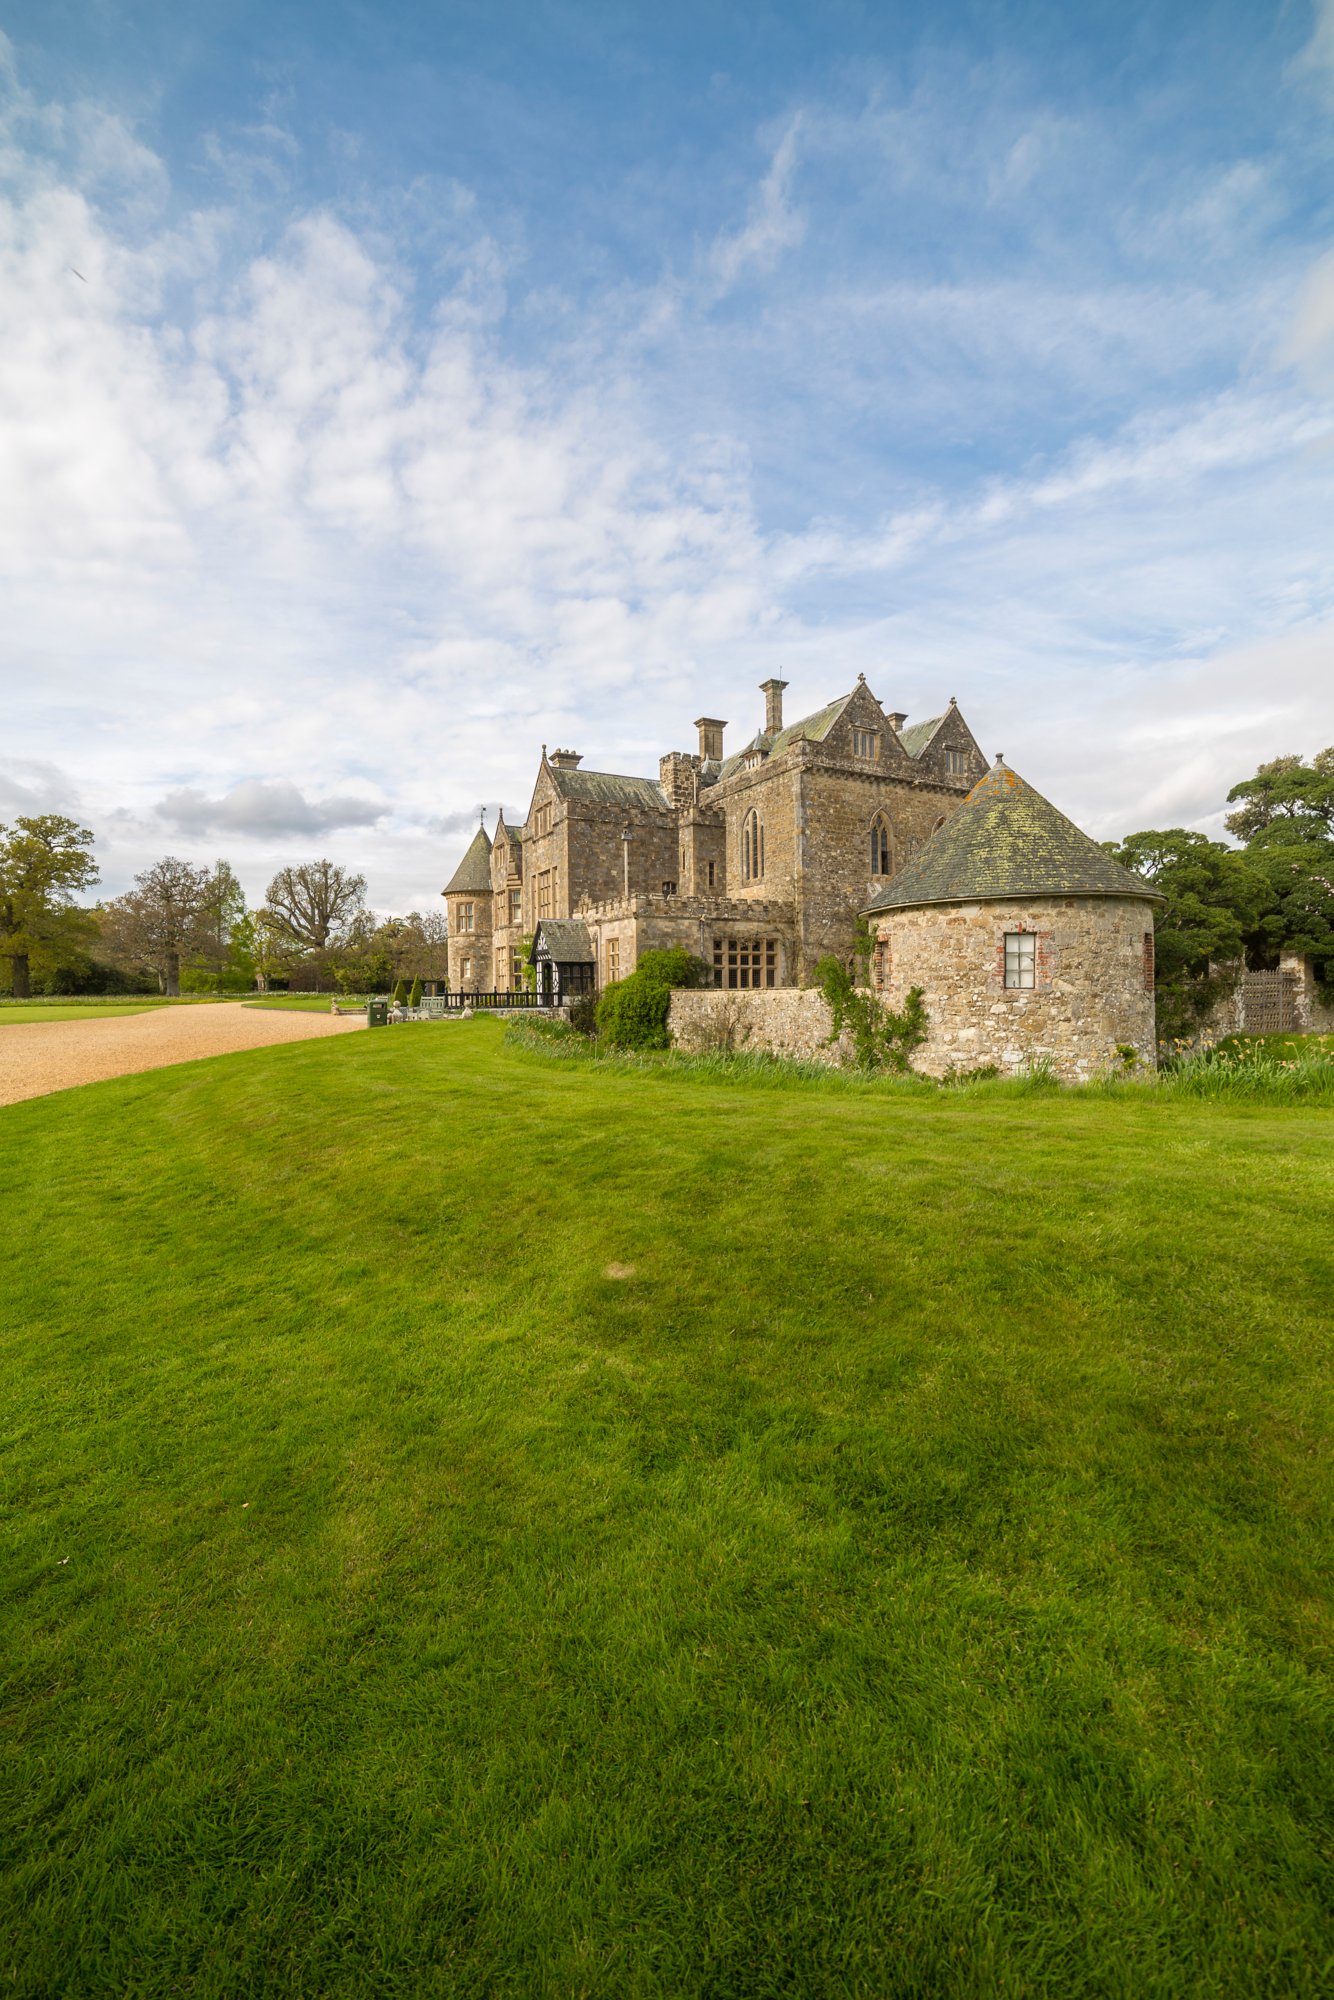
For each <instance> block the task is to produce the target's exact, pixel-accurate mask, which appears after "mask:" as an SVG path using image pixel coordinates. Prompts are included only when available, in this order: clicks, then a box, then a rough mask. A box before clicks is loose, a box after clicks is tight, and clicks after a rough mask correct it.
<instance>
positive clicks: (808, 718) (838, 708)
mask: <svg viewBox="0 0 1334 2000" xmlns="http://www.w3.org/2000/svg"><path fill="white" fill-rule="evenodd" d="M851 700H852V695H851V694H841V695H840V696H839V698H838V700H837V701H831V702H830V703H829V704H828V705H827V706H826V707H824V708H821V709H817V710H816V712H815V714H814V715H805V716H803V717H802V719H801V721H800V722H790V723H789V724H788V726H787V728H786V729H780V730H779V732H778V734H777V736H766V735H765V733H764V731H763V730H762V729H761V730H760V731H759V733H758V734H757V735H755V736H752V737H751V739H750V742H749V743H747V745H746V747H745V749H744V750H736V751H733V753H732V755H731V756H730V757H729V758H728V759H727V762H726V763H725V764H724V765H723V767H722V769H721V770H720V771H719V773H718V776H719V777H720V778H730V777H731V775H732V773H733V772H734V771H740V770H741V769H742V768H743V767H744V765H745V761H746V759H747V757H749V756H750V755H751V754H752V753H753V752H754V751H756V750H764V751H767V752H768V754H769V756H770V757H781V756H782V754H783V752H784V751H785V750H790V749H791V748H792V745H793V744H794V743H796V742H799V741H801V740H802V739H803V738H804V739H805V740H806V742H808V743H823V742H824V739H825V737H826V736H827V735H828V734H829V732H830V730H831V729H832V728H833V726H834V724H835V723H836V722H837V721H838V718H839V716H840V715H842V713H843V711H844V709H845V708H846V707H847V705H848V703H849V702H850V701H851Z"/></svg>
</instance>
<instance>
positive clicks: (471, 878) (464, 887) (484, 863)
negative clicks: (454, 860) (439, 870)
mask: <svg viewBox="0 0 1334 2000" xmlns="http://www.w3.org/2000/svg"><path fill="white" fill-rule="evenodd" d="M490 887H491V836H490V834H489V833H488V832H487V830H486V828H485V827H484V826H479V827H478V829H477V831H476V833H475V834H474V835H473V837H472V846H471V847H470V848H469V849H468V852H467V853H466V854H465V855H464V857H463V859H462V861H460V863H459V865H458V867H457V868H456V869H455V870H454V873H453V874H452V875H451V876H450V878H449V880H448V882H446V884H445V886H444V888H443V890H442V891H441V894H442V895H445V896H455V895H466V894H467V893H468V892H469V891H470V890H471V892H472V893H473V894H474V895H480V894H481V893H482V892H483V891H485V890H487V889H489V888H490Z"/></svg>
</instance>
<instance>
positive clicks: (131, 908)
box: [101, 854, 235, 998]
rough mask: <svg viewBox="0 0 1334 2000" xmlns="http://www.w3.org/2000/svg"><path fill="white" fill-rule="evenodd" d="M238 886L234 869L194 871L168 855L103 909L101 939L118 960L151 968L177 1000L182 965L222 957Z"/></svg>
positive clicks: (221, 867)
mask: <svg viewBox="0 0 1334 2000" xmlns="http://www.w3.org/2000/svg"><path fill="white" fill-rule="evenodd" d="M234 886H235V878H234V877H233V876H232V873H231V870H230V869H229V868H228V869H225V872H224V867H223V866H220V867H219V868H217V869H210V868H195V867H192V866H191V864H190V863H189V862H188V861H178V860H177V859H176V858H175V856H174V855H171V854H169V855H167V856H166V857H165V858H164V859H163V860H161V861H155V862H154V863H153V866H152V867H151V868H145V869H144V871H143V873H142V874H140V875H136V876H135V878H134V887H133V889H131V890H129V891H128V893H127V894H126V895H124V896H117V897H116V898H115V900H114V901H113V902H110V903H107V904H104V905H103V908H102V911H101V918H102V935H103V937H104V938H105V940H106V943H107V945H108V946H109V948H110V950H111V952H112V954H113V956H114V957H116V958H118V959H120V960H121V961H122V962H125V963H128V964H131V965H142V966H147V967H148V968H149V970H150V971H152V972H155V973H156V974H157V979H158V985H159V987H160V989H161V990H162V992H164V993H167V994H170V995H171V996H172V997H173V998H174V997H175V996H176V995H177V994H178V993H179V992H180V990H181V960H182V959H183V958H189V957H192V956H194V955H196V954H198V953H216V952H217V950H218V947H219V933H220V931H221V928H222V924H223V921H224V917H225V908H226V903H227V900H228V896H229V893H230V892H231V891H232V890H233V889H234Z"/></svg>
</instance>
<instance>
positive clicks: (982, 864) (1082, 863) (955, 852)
mask: <svg viewBox="0 0 1334 2000" xmlns="http://www.w3.org/2000/svg"><path fill="white" fill-rule="evenodd" d="M1014 896H1142V897H1144V898H1145V899H1146V900H1161V898H1160V897H1159V893H1158V891H1157V890H1156V889H1151V888H1150V887H1149V885H1148V883H1147V882H1145V881H1144V880H1143V879H1142V878H1141V877H1140V876H1138V875H1132V874H1131V873H1130V870H1129V869H1128V868H1122V867H1121V865H1120V863H1119V862H1116V861H1113V860H1112V857H1111V855H1110V854H1108V853H1106V852H1105V851H1104V850H1103V849H1102V848H1101V847H1099V846H1098V843H1097V841H1096V840H1090V839H1089V836H1088V835H1087V834H1086V833H1083V832H1081V830H1080V828H1079V827H1077V826H1076V825H1075V823H1074V821H1073V820H1069V819H1067V818H1066V816H1065V814H1064V813H1063V812H1058V811H1057V809H1056V807H1055V806H1054V805H1052V803H1051V801H1050V800H1049V799H1044V798H1043V796H1042V794H1041V792H1035V791H1034V789H1033V787H1032V786H1031V785H1027V784H1025V783H1024V780H1023V779H1022V778H1021V777H1020V776H1019V775H1018V773H1017V772H1015V771H1011V770H1010V769H1008V767H1007V766H1006V765H1004V764H1002V763H1001V761H1000V759H999V758H997V760H996V762H995V764H994V765H993V766H992V768H991V770H989V771H988V772H987V775H986V777H985V778H983V779H982V780H981V781H980V782H979V783H978V784H976V785H974V786H973V789H972V791H971V792H969V794H968V796H967V798H966V799H965V800H964V802H963V804H962V805H961V806H960V807H959V809H958V811H957V812H954V813H952V814H951V815H950V817H949V818H948V819H947V820H946V821H945V824H944V826H942V827H940V828H938V829H937V831H936V832H935V833H933V834H932V836H931V838H930V840H928V841H927V843H926V846H925V847H924V848H923V849H922V851H921V853H920V854H919V855H918V856H917V858H916V860H915V861H910V862H909V863H908V865H907V867H906V868H904V869H902V870H901V871H900V873H899V874H897V875H896V876H895V877H894V879H893V881H892V882H889V883H887V884H886V885H885V887H884V889H882V890H881V892H880V894H879V895H878V896H877V897H876V898H875V900H874V902H872V903H869V904H868V905H867V906H866V907H867V910H868V911H876V910H906V909H915V908H918V907H920V906H921V905H922V904H924V903H982V902H989V901H992V900H995V899H1003V898H1009V897H1014Z"/></svg>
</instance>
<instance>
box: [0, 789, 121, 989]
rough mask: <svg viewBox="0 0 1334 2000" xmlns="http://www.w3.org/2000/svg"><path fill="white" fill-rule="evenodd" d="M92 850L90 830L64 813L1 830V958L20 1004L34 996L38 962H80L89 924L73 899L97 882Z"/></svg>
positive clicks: (46, 815)
mask: <svg viewBox="0 0 1334 2000" xmlns="http://www.w3.org/2000/svg"><path fill="white" fill-rule="evenodd" d="M92 846H93V836H92V834H91V832H90V831H89V829H88V828H87V827H86V826H79V825H78V823H77V822H76V821H74V820H72V819H66V818H65V817H64V816H63V815H62V814H60V813H42V814H39V815H38V816H36V817H33V818H19V819H16V820H15V821H14V824H13V826H0V958H7V959H8V960H9V964H10V979H11V984H12V986H13V990H14V995H15V998H16V999H19V1000H26V999H27V998H28V997H29V995H30V994H31V992H32V961H33V959H34V957H35V958H37V959H39V960H40V961H42V962H44V963H46V964H49V965H52V966H59V965H61V964H63V963H66V962H69V961H70V960H71V959H78V957H79V956H80V949H79V947H80V945H81V944H82V943H84V942H85V941H86V940H85V938H84V935H83V933H84V931H85V930H86V929H87V920H86V918H83V913H82V912H81V911H79V910H77V909H75V907H74V900H73V899H74V891H75V890H76V889H86V888H88V886H89V885H90V884H91V883H93V882H95V881H96V880H97V865H96V863H95V862H94V860H93V855H92ZM81 918H82V919H83V921H82V924H81V921H80V920H81Z"/></svg>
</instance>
